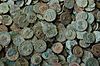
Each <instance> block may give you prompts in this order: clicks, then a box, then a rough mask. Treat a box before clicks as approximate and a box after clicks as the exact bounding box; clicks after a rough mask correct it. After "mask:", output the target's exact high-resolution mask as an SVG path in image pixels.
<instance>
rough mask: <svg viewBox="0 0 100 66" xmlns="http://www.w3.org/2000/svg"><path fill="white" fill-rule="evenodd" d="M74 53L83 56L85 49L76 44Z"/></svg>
mask: <svg viewBox="0 0 100 66" xmlns="http://www.w3.org/2000/svg"><path fill="white" fill-rule="evenodd" d="M73 54H75V55H76V56H77V57H82V55H83V49H82V48H81V47H80V46H74V47H73Z"/></svg>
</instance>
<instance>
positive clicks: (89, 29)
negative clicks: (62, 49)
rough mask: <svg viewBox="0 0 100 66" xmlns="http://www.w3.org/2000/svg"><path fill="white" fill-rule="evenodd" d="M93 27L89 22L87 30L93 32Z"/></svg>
mask: <svg viewBox="0 0 100 66" xmlns="http://www.w3.org/2000/svg"><path fill="white" fill-rule="evenodd" d="M92 30H93V28H92V25H91V24H88V28H87V32H92Z"/></svg>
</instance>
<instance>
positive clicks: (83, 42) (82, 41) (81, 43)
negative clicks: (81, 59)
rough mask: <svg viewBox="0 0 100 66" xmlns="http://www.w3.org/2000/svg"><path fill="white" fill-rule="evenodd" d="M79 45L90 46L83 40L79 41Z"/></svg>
mask: <svg viewBox="0 0 100 66" xmlns="http://www.w3.org/2000/svg"><path fill="white" fill-rule="evenodd" d="M79 45H80V46H81V47H83V48H87V47H89V46H90V44H88V43H86V42H85V41H84V40H80V41H79Z"/></svg>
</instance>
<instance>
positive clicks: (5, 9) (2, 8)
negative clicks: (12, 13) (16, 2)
mask: <svg viewBox="0 0 100 66" xmlns="http://www.w3.org/2000/svg"><path fill="white" fill-rule="evenodd" d="M8 11H9V6H8V4H7V3H1V4H0V14H2V13H7V12H8Z"/></svg>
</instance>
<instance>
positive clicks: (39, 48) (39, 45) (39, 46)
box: [34, 40, 47, 52]
mask: <svg viewBox="0 0 100 66" xmlns="http://www.w3.org/2000/svg"><path fill="white" fill-rule="evenodd" d="M46 48H47V44H46V42H45V41H44V40H37V41H35V44H34V50H35V51H36V52H43V51H45V50H46Z"/></svg>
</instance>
